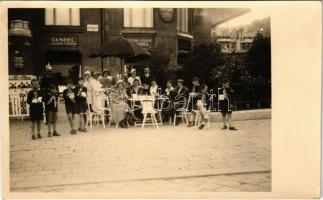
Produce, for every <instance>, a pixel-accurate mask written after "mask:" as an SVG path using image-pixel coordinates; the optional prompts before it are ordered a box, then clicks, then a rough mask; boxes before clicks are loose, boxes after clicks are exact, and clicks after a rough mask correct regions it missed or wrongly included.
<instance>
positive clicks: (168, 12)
mask: <svg viewBox="0 0 323 200" xmlns="http://www.w3.org/2000/svg"><path fill="white" fill-rule="evenodd" d="M159 16H160V18H161V19H162V20H163V21H164V22H167V23H169V22H171V21H172V20H173V18H174V8H159Z"/></svg>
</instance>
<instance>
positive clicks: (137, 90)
mask: <svg viewBox="0 0 323 200" xmlns="http://www.w3.org/2000/svg"><path fill="white" fill-rule="evenodd" d="M128 94H129V96H131V95H133V94H137V95H142V94H143V87H142V86H140V82H139V80H138V79H134V80H133V84H132V86H130V87H129V90H128Z"/></svg>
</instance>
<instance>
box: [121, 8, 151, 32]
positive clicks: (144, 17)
mask: <svg viewBox="0 0 323 200" xmlns="http://www.w3.org/2000/svg"><path fill="white" fill-rule="evenodd" d="M123 20H124V27H138V28H152V27H153V8H125V9H124V12H123Z"/></svg>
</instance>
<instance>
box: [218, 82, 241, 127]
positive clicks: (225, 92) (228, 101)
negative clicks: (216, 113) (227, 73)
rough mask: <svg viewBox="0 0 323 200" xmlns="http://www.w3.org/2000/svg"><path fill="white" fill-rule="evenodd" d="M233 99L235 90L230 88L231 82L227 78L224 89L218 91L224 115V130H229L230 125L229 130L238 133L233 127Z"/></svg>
mask: <svg viewBox="0 0 323 200" xmlns="http://www.w3.org/2000/svg"><path fill="white" fill-rule="evenodd" d="M232 99H233V90H232V89H231V87H230V82H229V80H228V79H227V78H224V79H223V80H222V88H219V89H218V100H219V107H220V110H221V114H222V120H223V128H222V129H227V128H228V126H227V123H228V124H229V130H233V131H236V130H238V129H236V128H235V127H234V126H232V118H231V116H232V107H233V106H232Z"/></svg>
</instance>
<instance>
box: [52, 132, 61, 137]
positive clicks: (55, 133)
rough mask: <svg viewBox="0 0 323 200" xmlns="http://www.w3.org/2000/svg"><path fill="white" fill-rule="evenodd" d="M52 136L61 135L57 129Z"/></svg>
mask: <svg viewBox="0 0 323 200" xmlns="http://www.w3.org/2000/svg"><path fill="white" fill-rule="evenodd" d="M53 136H61V135H60V134H58V133H57V131H54V133H53Z"/></svg>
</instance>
